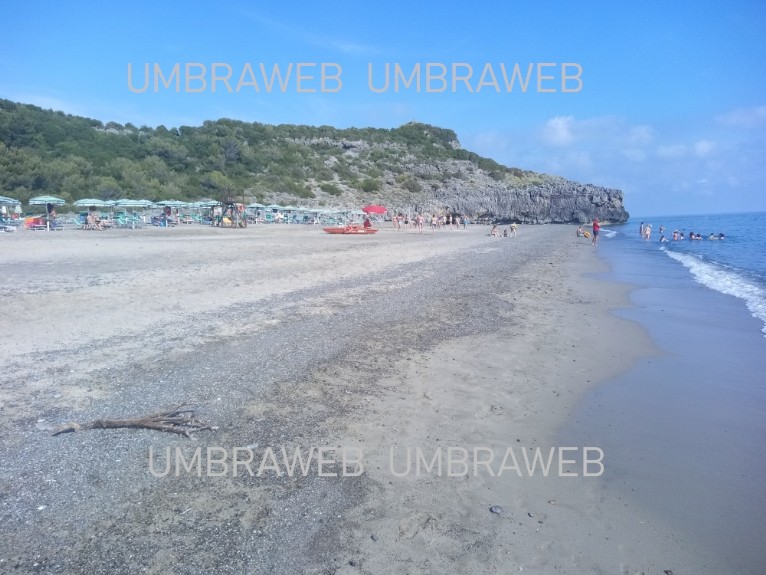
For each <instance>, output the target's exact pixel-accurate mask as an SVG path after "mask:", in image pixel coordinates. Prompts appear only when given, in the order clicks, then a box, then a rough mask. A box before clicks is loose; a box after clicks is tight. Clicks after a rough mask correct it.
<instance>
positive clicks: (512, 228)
mask: <svg viewBox="0 0 766 575" xmlns="http://www.w3.org/2000/svg"><path fill="white" fill-rule="evenodd" d="M511 237H512V238H515V237H516V222H513V223H512V224H511Z"/></svg>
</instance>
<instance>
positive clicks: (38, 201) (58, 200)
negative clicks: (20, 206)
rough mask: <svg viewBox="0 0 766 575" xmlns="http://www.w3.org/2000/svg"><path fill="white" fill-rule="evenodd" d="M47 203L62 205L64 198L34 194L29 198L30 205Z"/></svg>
mask: <svg viewBox="0 0 766 575" xmlns="http://www.w3.org/2000/svg"><path fill="white" fill-rule="evenodd" d="M47 204H53V205H54V206H63V205H64V204H66V201H65V200H62V199H61V198H57V197H56V196H36V197H34V198H29V205H30V206H45V205H47Z"/></svg>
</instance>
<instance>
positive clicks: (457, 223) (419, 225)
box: [391, 213, 468, 234]
mask: <svg viewBox="0 0 766 575" xmlns="http://www.w3.org/2000/svg"><path fill="white" fill-rule="evenodd" d="M429 221H430V225H431V233H432V234H433V233H436V232H437V231H438V230H459V229H463V230H465V229H468V217H467V216H464V215H460V214H446V215H442V216H437V215H436V214H431V218H430V220H429ZM391 223H392V224H393V226H394V229H395V230H396V231H401V230H403V229H411V230H415V231H417V232H418V233H419V234H422V233H423V228H424V227H425V224H426V216H425V215H423V214H415V215H414V216H405V215H404V214H402V213H398V214H394V215H393V216H392V217H391ZM461 226H462V227H461Z"/></svg>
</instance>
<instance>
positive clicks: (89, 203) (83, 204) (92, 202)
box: [74, 198, 112, 208]
mask: <svg viewBox="0 0 766 575" xmlns="http://www.w3.org/2000/svg"><path fill="white" fill-rule="evenodd" d="M74 205H75V206H77V207H78V208H107V207H109V206H111V205H112V204H111V203H110V202H105V201H104V200H98V199H96V198H84V199H82V200H77V201H76V202H75V203H74Z"/></svg>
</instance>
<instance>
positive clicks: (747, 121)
mask: <svg viewBox="0 0 766 575" xmlns="http://www.w3.org/2000/svg"><path fill="white" fill-rule="evenodd" d="M716 121H717V122H718V123H719V124H723V125H724V126H734V127H736V128H755V127H757V126H761V125H764V124H766V106H752V107H749V108H737V109H736V110H731V111H730V112H726V113H725V114H721V115H720V116H718V117H717V118H716Z"/></svg>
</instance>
